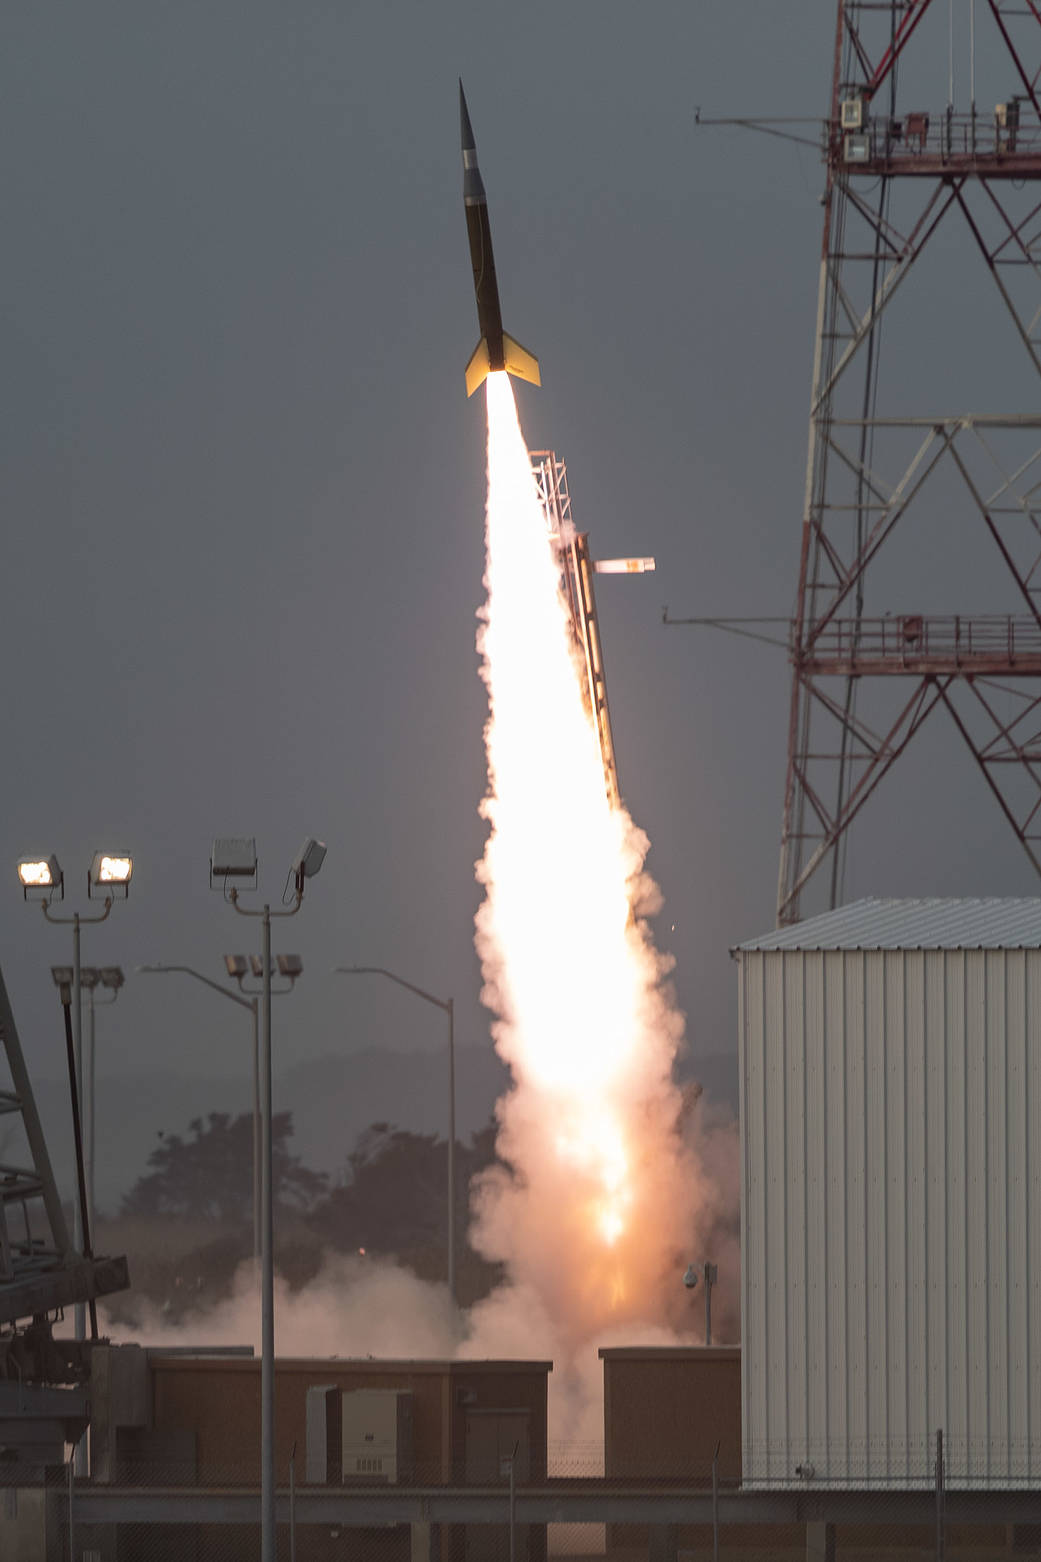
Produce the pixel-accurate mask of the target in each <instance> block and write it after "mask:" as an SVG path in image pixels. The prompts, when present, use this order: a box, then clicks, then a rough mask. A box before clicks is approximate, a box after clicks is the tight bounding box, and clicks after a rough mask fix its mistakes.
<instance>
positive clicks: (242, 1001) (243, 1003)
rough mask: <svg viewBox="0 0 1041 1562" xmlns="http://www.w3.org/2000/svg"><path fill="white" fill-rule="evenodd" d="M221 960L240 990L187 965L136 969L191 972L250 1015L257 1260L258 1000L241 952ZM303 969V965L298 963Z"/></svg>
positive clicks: (257, 1250)
mask: <svg viewBox="0 0 1041 1562" xmlns="http://www.w3.org/2000/svg"><path fill="white" fill-rule="evenodd" d="M224 964H225V967H226V968H227V972H228V975H229V976H234V977H237V978H238V981H239V988H240V991H241V992H242V993H243V995H244V996H242V997H240V996H239V993H233V992H232V991H231V989H230V988H229V987H222V986H221V984H220V982H214V981H211V980H210V978H209V977H208V976H204V975H203V974H202V972H201V971H196V970H193V969H192V967H191V966H190V965H139V966H138V970H139V971H141V972H142V973H143V974H144V975H146V976H165V975H166V974H167V973H168V972H170V971H177V972H179V973H180V974H181V975H182V976H194V978H195V980H196V981H197V982H202V983H203V984H204V986H206V987H211V988H212V989H213V991H214V992H215V993H220V994H221V996H222V997H224V998H228V999H230V1000H231V1002H232V1003H237V1004H238V1005H239V1006H240V1008H243V1009H248V1010H249V1012H250V1014H251V1015H252V1016H253V1262H254V1264H259V1263H260V1245H261V1244H260V1037H259V1030H260V1025H259V1008H260V1005H259V1002H258V999H257V995H256V994H255V993H253V994H250V995H249V996H245V991H246V990H245V988H243V987H242V978H243V976H245V974H246V972H247V970H248V965H247V961H246V957H245V955H225V956H224ZM301 969H303V967H301ZM278 990H279V991H280V992H289V991H291V990H292V984H290V987H285V988H280V989H278Z"/></svg>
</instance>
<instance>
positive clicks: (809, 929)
mask: <svg viewBox="0 0 1041 1562" xmlns="http://www.w3.org/2000/svg"><path fill="white" fill-rule="evenodd" d="M777 949H781V950H783V949H790V950H818V949H827V950H839V949H1041V898H1037V897H1032V898H1030V899H1019V900H1010V899H1006V898H1004V897H1001V896H979V897H967V898H962V899H941V898H939V897H935V898H927V899H922V900H885V899H876V898H873V899H867V900H854V901H852V902H851V903H850V904H849V905H848V906H839V907H838V908H837V909H836V910H834V911H825V912H824V913H823V914H822V915H821V916H817V917H809V918H808V919H807V920H806V921H805V922H796V923H794V924H792V926H790V927H778V928H774V929H773V930H772V932H769V933H763V934H762V936H761V937H759V938H751V939H748V940H747V942H745V943H743V944H738V945H737V947H736V948H735V949H732V950H731V954H733V955H735V956H740V955H742V954H754V953H759V952H761V951H768V950H777Z"/></svg>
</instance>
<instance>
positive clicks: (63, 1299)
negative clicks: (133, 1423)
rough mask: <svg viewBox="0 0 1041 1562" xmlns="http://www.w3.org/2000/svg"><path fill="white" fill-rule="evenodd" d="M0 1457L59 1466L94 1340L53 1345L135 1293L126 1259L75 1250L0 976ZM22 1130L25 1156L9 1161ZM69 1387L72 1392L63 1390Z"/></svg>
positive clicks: (78, 1429) (84, 1408)
mask: <svg viewBox="0 0 1041 1562" xmlns="http://www.w3.org/2000/svg"><path fill="white" fill-rule="evenodd" d="M0 1050H2V1055H3V1056H4V1057H5V1058H6V1061H7V1068H8V1074H9V1086H8V1087H7V1088H3V1089H0V1117H2V1118H3V1126H4V1130H5V1131H4V1134H3V1139H2V1142H3V1144H4V1150H5V1154H4V1164H3V1165H0V1451H2V1453H3V1456H4V1458H6V1459H8V1460H13V1461H14V1463H15V1464H17V1465H18V1466H19V1467H20V1468H21V1469H22V1471H23V1473H24V1470H25V1469H26V1468H37V1467H38V1468H39V1469H42V1468H43V1467H44V1466H45V1465H55V1464H61V1463H62V1461H63V1459H64V1447H65V1445H66V1444H70V1443H77V1442H78V1441H79V1439H80V1438H81V1437H82V1435H83V1431H84V1429H85V1427H86V1425H87V1420H88V1416H89V1397H88V1388H87V1387H86V1385H87V1384H88V1383H89V1379H90V1348H91V1343H92V1342H89V1341H86V1342H85V1341H81V1340H71V1339H58V1340H56V1339H55V1338H54V1335H53V1332H52V1325H53V1322H54V1320H55V1318H57V1317H60V1316H61V1313H62V1311H63V1310H64V1308H66V1307H70V1306H73V1305H74V1304H75V1303H77V1302H92V1301H94V1300H95V1299H96V1298H98V1297H101V1296H107V1295H110V1294H112V1293H113V1292H116V1291H122V1290H125V1289H126V1288H127V1286H128V1285H129V1283H130V1281H129V1276H128V1274H127V1263H126V1259H125V1258H96V1257H94V1256H92V1255H89V1254H87V1255H85V1254H82V1253H78V1252H76V1250H75V1248H74V1246H73V1244H72V1242H71V1241H70V1238H69V1231H68V1226H67V1223H66V1220H65V1213H64V1210H63V1208H62V1203H61V1198H60V1196H59V1194H58V1189H57V1186H56V1184H55V1180H54V1173H53V1171H52V1169H51V1160H50V1155H49V1154H48V1151H47V1144H46V1140H45V1139H44V1136H43V1129H42V1128H41V1126H40V1118H39V1114H38V1112H37V1110H36V1102H35V1098H34V1096H33V1090H32V1084H31V1082H30V1079H29V1072H28V1069H27V1068H26V1066H25V1058H24V1055H23V1053H22V1046H21V1042H20V1040H19V1037H18V1029H17V1026H16V1025H15V1019H14V1013H13V1011H12V1009H11V1003H10V1000H9V998H8V996H7V988H6V985H5V983H4V978H3V972H2V971H0ZM18 1124H20V1126H21V1130H22V1138H23V1140H24V1145H25V1150H24V1151H23V1153H22V1160H21V1164H17V1165H16V1164H14V1163H13V1162H11V1161H10V1154H11V1151H10V1150H9V1149H8V1145H9V1144H10V1142H11V1141H12V1139H14V1138H15V1137H16V1136H15V1134H14V1132H13V1129H14V1128H15V1127H16V1126H17V1125H18ZM65 1385H69V1386H65Z"/></svg>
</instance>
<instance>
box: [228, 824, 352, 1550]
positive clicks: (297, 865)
mask: <svg viewBox="0 0 1041 1562" xmlns="http://www.w3.org/2000/svg"><path fill="white" fill-rule="evenodd" d="M325 851H326V849H325V846H324V845H323V844H322V842H321V841H316V840H314V839H313V837H310V836H309V837H308V838H307V840H305V841H304V844H303V845H302V846H301V848H300V850H299V852H298V853H297V856H296V859H295V861H294V862H293V866H292V878H293V890H294V893H293V903H292V905H291V906H287V907H286V908H285V909H284V910H282V911H272V910H271V907H270V905H267V904H265V906H264V908H263V910H262V911H253V910H247V908H246V907H244V906H240V905H239V888H238V884H237V883H235V882H234V881H235V880H240V881H242V882H243V884H244V886H245V887H249V888H253V889H255V888H256V884H257V844H256V841H255V840H254V839H253V838H252V837H235V838H227V837H225V838H219V839H217V840H215V841H214V843H213V851H212V853H211V856H210V888H211V889H220V890H222V891H223V892H224V894H225V895H226V897H227V899H228V900H230V901H231V904H232V906H233V908H234V909H235V911H237V912H238V913H239V915H240V916H244V917H260V918H261V953H260V970H259V972H257V974H258V975H259V977H260V978H261V981H262V983H263V986H262V988H261V994H260V996H261V999H262V1003H261V1010H262V1013H263V1016H264V1023H263V1026H262V1029H261V1041H262V1048H261V1068H260V1117H261V1151H262V1153H261V1178H260V1204H261V1211H260V1249H261V1261H260V1271H261V1280H260V1558H261V1562H275V1268H274V1221H273V1210H272V1187H271V1182H272V1153H271V1152H272V1146H271V918H272V917H273V916H275V917H292V916H295V915H296V913H297V912H298V911H299V910H300V905H301V902H302V901H303V898H304V885H305V883H306V881H307V880H308V879H310V878H313V877H314V875H315V874H316V873H317V872H318V870H319V869H320V868H321V866H322V863H323V862H324V860H325ZM286 958H287V957H286V956H283V957H282V959H283V960H285V959H286ZM254 969H255V968H254ZM282 974H284V975H290V974H291V972H290V971H289V970H284V971H283V973H282Z"/></svg>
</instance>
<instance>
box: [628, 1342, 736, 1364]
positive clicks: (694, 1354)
mask: <svg viewBox="0 0 1041 1562" xmlns="http://www.w3.org/2000/svg"><path fill="white" fill-rule="evenodd" d="M597 1355H598V1356H599V1357H600V1360H601V1361H657V1360H662V1361H740V1360H741V1347H740V1345H601V1347H600V1349H599V1350H598V1351H597Z"/></svg>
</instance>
